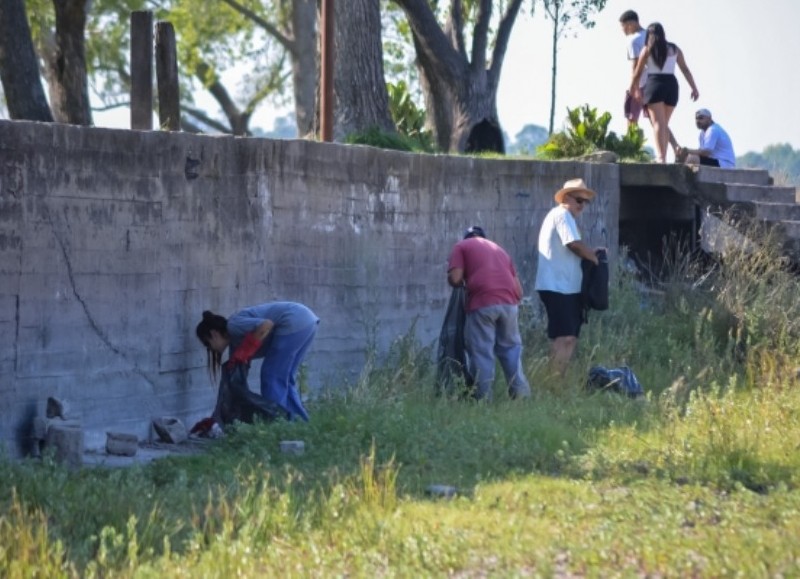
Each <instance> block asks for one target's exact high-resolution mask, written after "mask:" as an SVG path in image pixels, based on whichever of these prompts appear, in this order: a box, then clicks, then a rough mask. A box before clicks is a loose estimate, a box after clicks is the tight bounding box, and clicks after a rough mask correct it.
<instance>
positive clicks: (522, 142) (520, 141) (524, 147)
mask: <svg viewBox="0 0 800 579" xmlns="http://www.w3.org/2000/svg"><path fill="white" fill-rule="evenodd" d="M548 136H549V133H548V132H547V129H545V128H544V127H540V126H539V125H525V126H524V127H522V130H521V131H520V132H518V133H517V134H516V136H515V137H514V144H513V145H512V146H511V147H510V148H509V152H515V153H519V154H528V155H532V154H534V153H535V152H536V148H537V147H538V146H539V145H542V144H544V143H545V142H546V141H547V137H548Z"/></svg>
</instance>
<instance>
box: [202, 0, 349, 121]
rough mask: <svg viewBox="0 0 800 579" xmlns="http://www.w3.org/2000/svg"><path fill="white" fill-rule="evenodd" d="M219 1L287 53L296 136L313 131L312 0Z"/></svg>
mask: <svg viewBox="0 0 800 579" xmlns="http://www.w3.org/2000/svg"><path fill="white" fill-rule="evenodd" d="M194 1H195V2H197V1H200V2H201V3H203V2H205V1H206V0H194ZM221 1H222V2H224V3H225V4H227V5H228V6H230V7H231V8H233V9H234V10H236V11H237V12H238V13H239V14H241V15H242V16H244V17H245V18H247V19H248V20H249V21H250V22H251V23H252V24H253V25H255V26H257V27H258V28H260V29H261V30H262V31H263V32H265V33H266V34H267V35H269V36H270V37H272V38H273V39H274V40H276V41H277V42H278V43H279V44H280V46H281V47H282V48H283V49H284V50H285V51H286V53H287V54H288V55H289V59H290V60H291V70H292V87H293V94H294V105H295V118H296V119H297V130H298V133H299V134H300V135H307V134H310V133H314V132H315V121H314V119H315V114H314V112H315V107H316V97H317V84H318V82H317V81H318V78H319V69H318V65H317V54H318V47H317V38H318V34H317V2H316V0H291V1H289V0H278V1H277V2H275V1H273V2H256V1H254V0H248V1H247V2H245V1H239V0H221ZM339 3H340V2H337V4H339Z"/></svg>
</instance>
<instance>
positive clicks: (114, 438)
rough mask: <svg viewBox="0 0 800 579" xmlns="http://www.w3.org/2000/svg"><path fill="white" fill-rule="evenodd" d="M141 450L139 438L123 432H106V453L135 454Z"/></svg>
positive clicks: (117, 454)
mask: <svg viewBox="0 0 800 579" xmlns="http://www.w3.org/2000/svg"><path fill="white" fill-rule="evenodd" d="M138 450H139V438H138V437H137V436H136V435H135V434H126V433H123V432H107V433H106V453H108V454H113V455H115V456H135V455H136V453H137V451H138Z"/></svg>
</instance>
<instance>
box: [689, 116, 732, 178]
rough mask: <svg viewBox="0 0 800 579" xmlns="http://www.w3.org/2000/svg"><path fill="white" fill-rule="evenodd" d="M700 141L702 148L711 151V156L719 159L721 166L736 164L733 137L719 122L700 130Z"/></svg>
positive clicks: (729, 166)
mask: <svg viewBox="0 0 800 579" xmlns="http://www.w3.org/2000/svg"><path fill="white" fill-rule="evenodd" d="M698 141H699V143H700V148H701V149H708V150H709V151H711V158H712V159H716V160H717V161H719V166H720V167H727V168H732V167H735V166H736V155H735V154H734V153H733V143H731V138H730V137H729V136H728V133H726V132H725V129H723V128H722V127H720V126H719V125H718V124H717V123H713V124H712V125H711V126H709V127H708V128H707V129H706V130H705V131H700V137H699V139H698Z"/></svg>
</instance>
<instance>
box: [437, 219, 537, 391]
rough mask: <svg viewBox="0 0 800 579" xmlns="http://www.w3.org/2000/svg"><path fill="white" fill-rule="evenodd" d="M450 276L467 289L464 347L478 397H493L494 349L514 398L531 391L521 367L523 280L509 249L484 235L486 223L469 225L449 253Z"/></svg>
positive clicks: (448, 279) (453, 283)
mask: <svg viewBox="0 0 800 579" xmlns="http://www.w3.org/2000/svg"><path fill="white" fill-rule="evenodd" d="M447 281H448V283H449V284H450V285H451V286H453V287H458V286H460V285H461V284H464V285H465V286H466V289H467V305H466V310H467V319H466V323H465V326H464V340H465V344H464V345H465V349H466V351H467V355H468V356H469V365H470V370H471V372H472V375H473V376H474V377H475V383H476V389H475V392H474V397H475V398H476V399H478V400H481V399H485V400H491V399H492V384H493V383H494V367H495V360H494V357H495V355H496V356H497V359H498V360H499V361H500V366H501V367H502V369H503V373H504V374H505V377H506V382H507V383H508V393H509V396H511V397H512V398H526V397H528V396H530V394H531V388H530V386H529V385H528V380H527V378H525V374H524V372H523V371H522V338H521V337H520V334H519V323H518V317H519V309H518V306H519V302H520V300H521V299H522V284H521V283H520V281H519V277H518V276H517V272H516V270H515V269H514V263H513V262H512V261H511V257H510V256H509V255H508V253H506V251H505V250H504V249H503V248H502V247H500V246H499V245H497V244H496V243H494V242H493V241H490V240H488V239H486V234H485V233H484V231H483V229H482V228H480V227H478V226H474V227H470V228H469V229H467V231H466V233H465V234H464V239H463V240H461V241H459V242H458V243H457V244H456V245H455V247H453V251H452V253H451V254H450V260H449V264H448V270H447Z"/></svg>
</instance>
